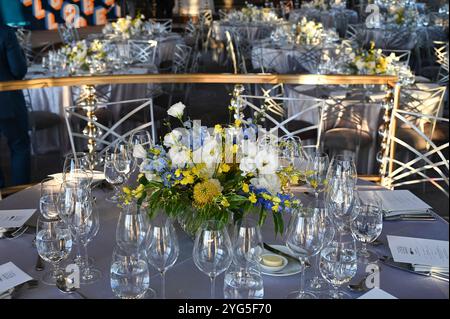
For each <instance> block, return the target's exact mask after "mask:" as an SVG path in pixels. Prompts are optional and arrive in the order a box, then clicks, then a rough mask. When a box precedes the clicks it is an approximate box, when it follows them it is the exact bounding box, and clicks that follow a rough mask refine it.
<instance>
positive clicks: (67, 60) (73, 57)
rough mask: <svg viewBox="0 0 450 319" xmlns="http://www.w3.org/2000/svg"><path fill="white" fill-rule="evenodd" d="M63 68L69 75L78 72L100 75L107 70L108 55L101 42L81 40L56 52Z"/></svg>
mask: <svg viewBox="0 0 450 319" xmlns="http://www.w3.org/2000/svg"><path fill="white" fill-rule="evenodd" d="M58 55H59V56H61V58H62V59H61V60H62V61H61V62H62V63H63V64H65V65H64V66H63V68H65V69H66V70H68V72H69V74H76V73H80V72H89V73H91V74H94V73H102V72H104V71H105V70H106V69H107V57H108V53H107V51H106V49H105V45H104V43H103V42H101V41H99V40H94V41H92V42H87V41H86V40H81V41H78V42H76V43H75V44H71V45H66V46H64V47H62V48H61V49H60V50H59V51H58Z"/></svg>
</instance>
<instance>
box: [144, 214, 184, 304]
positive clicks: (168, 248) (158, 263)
mask: <svg viewBox="0 0 450 319" xmlns="http://www.w3.org/2000/svg"><path fill="white" fill-rule="evenodd" d="M146 243H147V244H146V246H147V259H148V262H149V263H150V264H151V265H152V266H153V267H155V268H156V269H157V270H158V271H159V273H160V274H161V298H162V299H165V298H166V280H165V279H166V277H165V275H166V271H167V270H168V269H169V268H171V267H172V266H173V265H174V264H175V262H176V261H177V259H178V255H179V252H180V249H179V245H178V238H177V234H176V232H175V228H174V226H173V223H172V220H171V219H170V218H164V217H163V215H162V214H159V215H158V216H157V217H155V218H154V219H153V220H152V221H151V222H150V227H149V229H148V232H147V239H146Z"/></svg>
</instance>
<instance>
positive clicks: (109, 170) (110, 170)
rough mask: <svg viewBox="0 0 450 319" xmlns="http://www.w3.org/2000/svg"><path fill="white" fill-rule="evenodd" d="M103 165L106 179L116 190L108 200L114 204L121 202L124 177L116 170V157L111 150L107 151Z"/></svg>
mask: <svg viewBox="0 0 450 319" xmlns="http://www.w3.org/2000/svg"><path fill="white" fill-rule="evenodd" d="M103 164H104V173H105V179H106V181H107V182H108V183H110V184H111V185H112V186H113V188H114V191H113V195H112V196H111V197H107V198H106V200H107V201H109V202H112V203H117V202H118V201H119V193H120V189H119V186H120V185H122V184H123V182H124V177H123V176H122V174H121V173H120V172H119V171H118V170H117V169H116V166H115V165H114V155H113V153H112V152H111V151H110V150H106V151H105V158H104V161H103Z"/></svg>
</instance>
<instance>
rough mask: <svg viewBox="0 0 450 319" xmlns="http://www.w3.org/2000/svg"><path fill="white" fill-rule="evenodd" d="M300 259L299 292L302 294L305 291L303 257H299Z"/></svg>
mask: <svg viewBox="0 0 450 319" xmlns="http://www.w3.org/2000/svg"><path fill="white" fill-rule="evenodd" d="M299 261H300V289H299V294H302V293H303V292H304V291H305V260H304V259H303V258H299Z"/></svg>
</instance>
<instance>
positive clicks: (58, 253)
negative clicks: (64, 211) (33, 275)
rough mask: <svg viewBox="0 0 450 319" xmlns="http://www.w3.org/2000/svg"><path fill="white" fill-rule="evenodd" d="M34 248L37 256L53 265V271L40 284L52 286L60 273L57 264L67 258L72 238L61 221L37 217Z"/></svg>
mask: <svg viewBox="0 0 450 319" xmlns="http://www.w3.org/2000/svg"><path fill="white" fill-rule="evenodd" d="M36 248H37V251H38V254H39V256H41V258H42V259H43V260H45V261H46V262H48V263H50V264H52V265H53V270H52V271H49V272H47V273H46V274H44V276H43V277H42V282H44V283H45V284H48V285H54V284H55V283H56V278H57V276H58V273H59V272H60V269H59V264H60V263H61V261H63V260H64V259H66V258H67V257H69V254H70V251H71V250H72V236H71V234H70V230H69V229H68V227H67V225H66V224H65V223H64V222H63V221H62V220H61V219H59V218H58V219H46V218H44V217H43V216H39V217H38V220H37V227H36Z"/></svg>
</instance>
